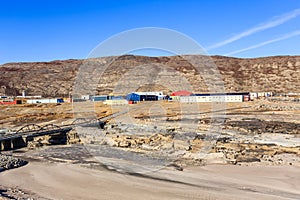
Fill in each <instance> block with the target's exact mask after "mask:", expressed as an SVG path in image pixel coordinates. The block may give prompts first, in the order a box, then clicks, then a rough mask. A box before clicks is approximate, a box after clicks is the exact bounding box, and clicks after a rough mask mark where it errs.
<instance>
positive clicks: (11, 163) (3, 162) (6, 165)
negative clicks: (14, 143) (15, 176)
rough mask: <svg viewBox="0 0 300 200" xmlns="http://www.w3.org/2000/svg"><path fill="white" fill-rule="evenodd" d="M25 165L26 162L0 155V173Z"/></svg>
mask: <svg viewBox="0 0 300 200" xmlns="http://www.w3.org/2000/svg"><path fill="white" fill-rule="evenodd" d="M26 164H27V161H24V160H21V159H19V158H15V157H13V156H9V155H4V154H0V171H4V170H8V169H13V168H17V167H21V166H24V165H26Z"/></svg>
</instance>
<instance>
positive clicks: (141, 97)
mask: <svg viewBox="0 0 300 200" xmlns="http://www.w3.org/2000/svg"><path fill="white" fill-rule="evenodd" d="M161 94H162V93H161ZM159 98H160V97H159V96H157V95H153V94H150V93H148V94H144V93H139V94H137V93H130V94H128V95H127V96H126V100H127V101H133V102H137V101H157V100H159Z"/></svg>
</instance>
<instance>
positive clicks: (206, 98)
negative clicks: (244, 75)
mask: <svg viewBox="0 0 300 200" xmlns="http://www.w3.org/2000/svg"><path fill="white" fill-rule="evenodd" d="M249 98H250V94H249V93H215V94H192V95H191V96H181V97H180V102H182V103H198V102H244V101H249Z"/></svg>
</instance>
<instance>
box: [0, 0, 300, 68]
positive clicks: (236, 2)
mask: <svg viewBox="0 0 300 200" xmlns="http://www.w3.org/2000/svg"><path fill="white" fill-rule="evenodd" d="M0 24H1V27H2V28H1V31H0V63H6V62H17V61H50V60H58V59H72V58H74V59H76V58H86V57H87V56H88V54H89V52H90V51H91V50H92V49H93V48H95V47H96V46H97V45H98V44H99V43H101V42H102V41H104V40H105V39H107V38H109V37H111V36H113V35H115V34H118V33H120V32H122V31H126V30H129V29H134V28H141V27H161V28H168V29H173V30H176V31H179V32H181V33H183V34H186V35H188V36H189V37H191V38H193V39H194V40H196V41H197V42H198V43H199V44H200V45H202V46H203V47H204V48H205V49H206V50H207V52H208V53H209V54H210V55H228V56H234V57H262V56H273V55H300V45H299V44H300V42H299V41H300V1H299V0H195V1H193V0H186V1H184V0H181V1H179V0H169V1H167V0H148V1H143V0H118V1H117V0H114V1H108V0H107V1H104V0H98V1H89V0H86V1H76V0H73V1H67V0H65V1H63V0H60V1H58V0H43V1H40V0H36V1H33V0H26V1H23V0H19V1H17V0H2V1H1V4H0Z"/></svg>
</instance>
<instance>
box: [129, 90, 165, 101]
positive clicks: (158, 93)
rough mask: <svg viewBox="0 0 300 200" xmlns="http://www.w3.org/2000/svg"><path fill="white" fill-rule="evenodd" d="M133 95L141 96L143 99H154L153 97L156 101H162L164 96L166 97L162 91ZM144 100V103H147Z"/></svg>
mask: <svg viewBox="0 0 300 200" xmlns="http://www.w3.org/2000/svg"><path fill="white" fill-rule="evenodd" d="M134 93H135V94H138V95H140V96H143V97H147V98H146V99H155V98H154V96H157V100H162V99H164V97H165V96H166V95H164V93H163V92H162V91H160V92H134ZM146 99H145V100H144V101H147V100H146ZM150 101H155V100H150Z"/></svg>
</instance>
